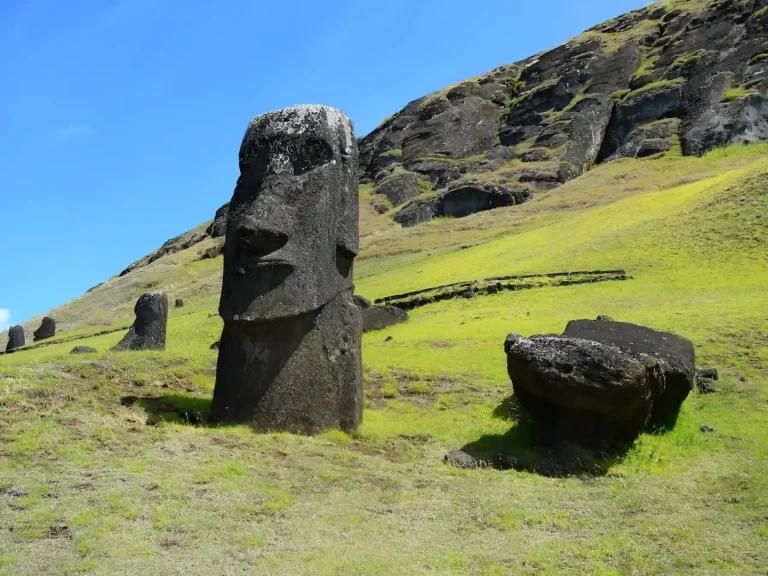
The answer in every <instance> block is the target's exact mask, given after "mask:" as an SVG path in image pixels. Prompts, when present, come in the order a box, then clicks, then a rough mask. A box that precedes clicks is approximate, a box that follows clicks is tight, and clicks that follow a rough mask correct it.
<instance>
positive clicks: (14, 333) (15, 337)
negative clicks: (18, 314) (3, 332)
mask: <svg viewBox="0 0 768 576" xmlns="http://www.w3.org/2000/svg"><path fill="white" fill-rule="evenodd" d="M25 344H26V340H25V338H24V328H23V327H22V326H11V328H10V330H8V344H6V345H5V351H6V352H10V351H11V350H16V348H21V347H22V346H24V345H25Z"/></svg>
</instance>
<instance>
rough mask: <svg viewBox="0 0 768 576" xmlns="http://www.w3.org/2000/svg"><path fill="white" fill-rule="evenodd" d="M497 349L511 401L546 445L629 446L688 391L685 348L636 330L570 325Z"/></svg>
mask: <svg viewBox="0 0 768 576" xmlns="http://www.w3.org/2000/svg"><path fill="white" fill-rule="evenodd" d="M504 349H505V351H506V353H507V368H508V372H509V376H510V378H511V380H512V386H513V388H514V391H515V396H516V398H517V399H518V401H519V402H520V404H521V405H522V406H523V408H525V409H526V410H527V411H528V412H529V413H530V414H532V415H533V417H534V419H535V420H536V421H537V422H538V423H539V424H540V425H541V426H540V428H541V430H542V431H543V432H544V434H545V435H547V436H548V437H549V438H548V439H550V440H577V441H588V442H596V443H612V442H614V441H632V440H634V439H635V438H636V437H637V436H638V435H639V434H640V433H641V432H642V431H643V430H644V429H645V428H646V427H648V426H663V425H665V424H667V423H669V422H670V421H671V420H672V419H674V418H675V416H676V414H677V412H678V411H679V409H680V406H681V404H682V403H683V401H684V400H685V399H686V397H687V396H688V394H689V393H690V391H691V390H692V388H693V381H694V373H695V372H694V362H695V357H694V355H695V353H694V347H693V344H692V343H691V342H690V341H689V340H687V339H685V338H682V337H680V336H677V335H676V334H670V333H664V332H657V331H656V330H652V329H650V328H646V327H644V326H636V325H634V324H628V323H624V322H611V321H604V320H600V321H595V320H578V321H574V322H571V323H569V324H568V327H567V328H566V331H565V333H564V334H563V335H562V336H557V335H540V336H531V337H530V338H524V337H523V336H520V335H519V334H510V335H509V336H508V337H507V339H506V342H505V344H504Z"/></svg>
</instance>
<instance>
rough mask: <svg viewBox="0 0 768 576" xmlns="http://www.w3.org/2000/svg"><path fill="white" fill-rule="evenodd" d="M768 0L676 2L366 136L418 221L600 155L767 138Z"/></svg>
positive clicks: (494, 200) (390, 199) (489, 205)
mask: <svg viewBox="0 0 768 576" xmlns="http://www.w3.org/2000/svg"><path fill="white" fill-rule="evenodd" d="M766 88H768V0H711V1H707V0H687V1H686V0H669V1H665V2H661V3H657V4H653V5H650V6H649V7H647V8H645V9H642V10H636V11H634V12H630V13H628V14H625V15H624V16H621V17H619V18H617V19H615V20H611V21H609V22H606V23H605V24H601V25H599V26H595V27H594V28H592V29H591V30H589V31H587V32H585V33H584V34H582V35H581V36H579V37H578V38H576V39H574V40H572V41H570V42H568V43H566V44H564V45H562V46H560V47H558V48H555V49H554V50H550V51H549V52H545V53H542V54H539V55H537V56H534V57H532V58H529V59H527V60H524V61H522V62H518V63H515V64H509V65H505V66H502V67H500V68H498V69H496V70H493V71H491V72H489V73H487V74H484V75H482V76H479V77H477V78H475V79H472V80H468V81H466V82H462V83H460V84H457V85H455V86H452V87H449V88H447V89H444V90H441V91H438V92H435V93H433V94H430V95H429V96H426V97H424V98H420V99H419V100H416V101H414V102H411V103H410V104H408V106H406V107H405V108H404V109H403V110H402V111H400V112H399V113H398V114H395V115H394V116H392V117H391V118H389V119H387V120H386V121H385V122H384V123H383V124H382V125H381V126H379V127H378V128H377V129H376V130H374V131H373V132H372V133H371V134H369V135H368V136H366V137H364V138H362V139H361V140H360V170H359V175H360V179H361V183H364V184H370V185H373V190H372V192H373V194H372V202H373V203H374V206H375V207H376V209H377V210H378V211H379V212H382V213H384V212H387V213H389V214H390V215H391V216H392V217H393V218H394V219H395V220H396V221H397V222H400V223H401V224H403V225H404V226H411V225H415V224H418V223H421V222H425V221H428V220H430V219H432V218H434V217H437V216H455V217H461V216H466V215H468V214H471V213H474V212H478V211H480V210H488V209H493V208H497V207H501V206H509V205H513V204H516V203H520V202H524V201H526V200H527V199H529V198H530V197H531V196H532V195H534V194H536V193H537V192H538V191H542V190H549V189H552V188H554V187H557V186H560V185H562V184H563V183H565V182H567V181H568V180H570V179H572V178H576V177H578V176H579V175H581V174H583V173H584V172H585V171H587V170H589V169H590V168H591V167H592V166H593V165H594V164H595V163H599V162H606V161H610V160H613V159H616V158H620V157H647V156H654V155H662V154H665V153H670V152H672V153H682V154H686V155H700V154H703V153H705V152H707V151H709V150H711V149H713V148H715V147H719V146H723V145H726V144H730V143H751V142H757V141H762V140H768V96H767V95H766Z"/></svg>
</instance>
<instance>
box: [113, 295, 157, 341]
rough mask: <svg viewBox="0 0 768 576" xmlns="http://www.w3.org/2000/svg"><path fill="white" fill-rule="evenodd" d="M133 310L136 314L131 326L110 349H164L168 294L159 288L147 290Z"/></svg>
mask: <svg viewBox="0 0 768 576" xmlns="http://www.w3.org/2000/svg"><path fill="white" fill-rule="evenodd" d="M133 311H134V313H135V314H136V320H135V321H134V322H133V326H131V329H130V330H129V331H128V334H126V335H125V336H123V339H122V340H120V342H118V343H117V345H116V346H114V347H112V350H113V351H114V352H122V351H124V350H165V332H166V329H167V326H168V295H167V294H166V293H165V292H161V291H159V290H156V291H154V292H147V293H146V294H143V295H142V296H141V297H139V299H138V301H137V302H136V306H135V307H134V309H133Z"/></svg>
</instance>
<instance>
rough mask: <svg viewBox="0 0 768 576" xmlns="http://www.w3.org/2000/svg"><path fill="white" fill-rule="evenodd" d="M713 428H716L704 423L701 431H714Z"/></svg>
mask: <svg viewBox="0 0 768 576" xmlns="http://www.w3.org/2000/svg"><path fill="white" fill-rule="evenodd" d="M715 430H716V428H715V427H714V426H710V425H709V424H704V425H703V426H702V427H701V431H702V432H714V431H715Z"/></svg>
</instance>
